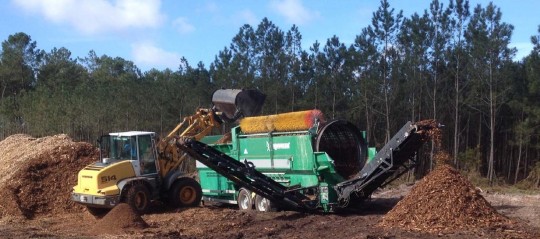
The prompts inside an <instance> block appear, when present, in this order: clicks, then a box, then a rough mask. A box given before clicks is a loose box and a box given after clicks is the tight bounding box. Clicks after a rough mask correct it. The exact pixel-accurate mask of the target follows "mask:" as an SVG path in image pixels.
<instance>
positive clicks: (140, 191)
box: [126, 184, 150, 214]
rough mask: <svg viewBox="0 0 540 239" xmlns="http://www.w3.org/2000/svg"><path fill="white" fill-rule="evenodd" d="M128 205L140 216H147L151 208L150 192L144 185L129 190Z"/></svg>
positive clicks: (137, 185) (134, 186)
mask: <svg viewBox="0 0 540 239" xmlns="http://www.w3.org/2000/svg"><path fill="white" fill-rule="evenodd" d="M126 203H127V204H128V205H129V206H130V207H131V208H132V209H133V210H134V211H135V212H136V213H138V214H145V213H146V212H147V211H148V208H149V206H150V191H149V190H148V188H147V187H146V186H144V185H142V184H135V185H133V186H131V187H130V188H129V189H128V192H127V195H126Z"/></svg>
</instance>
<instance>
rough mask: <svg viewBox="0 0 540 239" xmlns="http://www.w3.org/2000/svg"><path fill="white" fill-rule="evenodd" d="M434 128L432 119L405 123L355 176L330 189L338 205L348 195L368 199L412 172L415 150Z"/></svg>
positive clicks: (346, 202) (343, 204)
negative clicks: (378, 189)
mask: <svg viewBox="0 0 540 239" xmlns="http://www.w3.org/2000/svg"><path fill="white" fill-rule="evenodd" d="M437 127H439V126H438V124H437V123H436V122H435V121H434V120H428V121H422V122H419V123H417V124H413V123H412V122H410V121H409V122H407V123H406V124H405V125H404V126H403V127H402V128H401V129H400V130H399V131H398V132H397V133H396V134H395V135H394V136H393V137H392V139H391V140H390V141H388V143H387V144H386V145H385V146H384V147H383V148H382V149H381V150H380V151H379V152H378V153H377V154H376V155H375V156H374V157H373V159H372V160H371V161H370V162H369V163H367V164H366V165H365V166H364V168H362V170H361V171H360V172H359V173H358V174H357V175H356V176H355V177H353V178H352V179H349V180H347V181H343V182H341V183H339V184H336V185H335V186H334V189H335V190H336V192H337V194H338V202H339V204H340V206H341V207H346V206H347V204H348V203H349V200H350V198H351V196H354V197H357V198H360V199H365V198H367V197H369V196H370V195H371V194H372V193H373V192H374V191H375V190H376V189H377V188H379V187H383V186H385V185H387V184H388V183H390V182H392V181H393V180H395V179H397V178H399V177H400V176H401V175H403V174H404V173H406V172H407V171H409V170H411V169H413V168H414V167H415V166H416V165H417V162H416V153H417V151H418V149H420V147H422V145H423V144H424V142H426V141H427V140H428V139H429V137H430V136H431V135H430V133H429V132H431V130H432V129H434V128H437Z"/></svg>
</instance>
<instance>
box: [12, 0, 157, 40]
mask: <svg viewBox="0 0 540 239" xmlns="http://www.w3.org/2000/svg"><path fill="white" fill-rule="evenodd" d="M12 1H13V3H14V4H16V5H17V6H19V7H21V8H22V9H23V10H24V11H26V12H28V13H31V14H36V15H41V16H43V17H44V18H45V19H46V20H48V21H52V22H54V23H58V24H66V25H70V26H72V27H74V28H75V29H76V30H77V31H79V32H81V33H84V34H89V35H92V34H97V33H103V32H110V31H118V30H124V29H128V28H155V27H158V26H160V25H161V24H162V22H163V19H164V15H163V14H162V13H161V12H160V6H161V1H160V0H12Z"/></svg>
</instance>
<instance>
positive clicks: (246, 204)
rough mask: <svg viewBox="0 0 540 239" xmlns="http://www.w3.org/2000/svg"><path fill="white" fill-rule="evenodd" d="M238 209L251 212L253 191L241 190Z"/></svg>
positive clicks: (237, 200)
mask: <svg viewBox="0 0 540 239" xmlns="http://www.w3.org/2000/svg"><path fill="white" fill-rule="evenodd" d="M236 202H237V203H238V208H239V209H240V210H251V209H252V207H253V199H252V197H251V191H249V190H247V189H245V188H241V189H240V191H238V197H237V198H236Z"/></svg>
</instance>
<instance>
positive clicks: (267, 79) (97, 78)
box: [0, 0, 540, 187]
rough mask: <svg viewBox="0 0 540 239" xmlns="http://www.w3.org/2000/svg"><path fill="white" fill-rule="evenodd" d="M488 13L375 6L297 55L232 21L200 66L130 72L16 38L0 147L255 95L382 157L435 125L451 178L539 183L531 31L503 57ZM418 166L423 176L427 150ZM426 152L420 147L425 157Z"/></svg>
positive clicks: (539, 36)
mask: <svg viewBox="0 0 540 239" xmlns="http://www.w3.org/2000/svg"><path fill="white" fill-rule="evenodd" d="M501 16H502V13H501V11H500V9H499V8H498V7H497V6H495V5H494V4H493V3H489V4H488V5H487V6H481V5H477V6H469V2H468V1H466V0H450V1H449V2H447V3H442V2H439V1H438V0H433V1H432V2H431V3H430V5H429V7H428V8H427V9H426V10H425V11H424V12H422V13H414V14H413V15H411V16H409V17H404V16H403V13H402V11H396V10H395V9H394V8H392V7H391V6H390V4H389V3H388V0H381V1H380V6H379V7H378V9H377V10H376V11H375V12H374V13H373V15H372V19H371V20H372V21H371V24H370V25H368V26H366V27H364V28H362V29H360V31H359V33H358V35H357V36H356V39H355V40H354V43H352V44H348V45H347V44H345V43H343V42H342V41H340V39H339V37H338V36H335V35H334V36H332V37H330V38H328V39H327V40H326V42H318V41H317V42H315V43H313V44H312V45H311V46H309V47H308V48H307V49H305V48H303V47H302V44H301V40H302V35H301V33H300V30H299V28H298V27H297V26H295V25H293V26H292V27H291V28H290V29H288V30H286V31H284V30H282V29H280V28H279V27H277V26H276V25H275V24H273V23H272V21H270V20H269V19H267V18H264V19H263V20H262V21H261V22H260V23H259V24H258V25H257V26H251V25H248V24H246V25H244V26H242V27H240V29H239V31H238V33H237V34H236V35H235V36H234V37H233V39H232V41H231V43H230V44H229V46H226V47H224V48H223V49H222V50H221V51H219V52H218V53H217V54H216V56H215V58H214V61H213V62H212V63H211V64H210V66H208V67H206V66H205V65H204V64H203V63H202V62H199V63H198V64H197V65H191V64H190V63H189V62H188V61H187V60H186V59H185V58H182V59H179V64H178V65H179V67H178V69H175V70H171V69H165V70H157V69H151V70H148V71H145V72H142V71H141V70H140V69H139V68H138V67H137V66H136V65H135V64H134V63H133V62H131V61H129V60H125V59H123V58H120V57H111V56H107V55H102V56H98V55H97V54H96V53H95V52H94V51H90V52H89V54H88V55H87V56H86V57H79V58H74V57H73V56H72V55H71V52H70V51H69V50H68V49H66V48H64V47H60V48H53V49H52V50H51V51H50V52H45V51H44V50H40V49H38V47H37V43H36V41H33V40H32V39H31V37H30V36H29V35H28V34H26V33H22V32H20V33H15V34H13V35H10V36H9V37H8V39H7V40H5V41H3V42H2V49H1V52H0V90H1V94H0V129H1V130H0V137H1V138H5V137H7V136H9V135H11V134H14V133H28V134H31V135H34V136H45V135H52V134H57V133H66V134H69V135H70V136H71V137H73V138H75V139H77V140H85V141H91V142H92V141H94V140H95V139H96V138H97V137H98V136H99V135H101V134H104V133H107V132H112V131H125V130H151V131H155V132H158V133H160V134H161V135H164V134H166V133H167V132H168V131H169V130H171V129H172V128H173V127H174V126H175V125H176V124H177V123H178V122H179V121H180V120H181V119H182V118H183V117H185V116H188V115H191V114H192V113H194V110H195V109H196V108H197V107H209V106H210V105H211V102H210V101H211V95H212V93H213V91H214V90H216V89H219V88H222V87H225V88H258V89H260V90H261V91H262V92H264V93H265V94H266V95H267V100H266V103H265V106H264V107H263V113H264V114H274V113H282V112H288V111H296V110H304V109H313V108H317V109H321V110H322V111H323V112H324V113H325V116H326V117H327V118H328V119H335V118H343V119H347V120H350V121H351V122H353V123H354V124H356V125H358V127H359V128H360V129H362V130H366V135H367V139H368V141H369V143H370V145H371V146H376V147H379V148H380V147H381V146H382V145H384V143H385V142H386V141H387V140H389V138H390V137H391V136H392V134H393V133H394V132H395V131H397V130H398V129H399V128H400V127H401V126H402V125H403V124H404V123H405V122H406V121H419V120H423V119H436V120H438V121H439V122H441V123H442V124H444V125H445V127H444V135H443V139H442V142H443V147H444V148H445V149H446V150H448V151H449V152H450V154H451V156H452V160H453V162H454V164H456V165H457V167H458V168H460V169H461V170H464V171H467V172H470V173H476V174H479V175H482V176H484V177H485V178H486V180H487V181H489V182H490V183H497V182H506V183H511V184H514V183H518V182H522V183H525V184H526V185H528V186H529V187H539V186H540V142H539V131H540V127H539V126H540V106H539V104H538V102H539V99H540V25H539V28H538V32H536V33H531V44H532V45H533V46H534V49H533V50H532V51H531V52H530V53H529V54H528V55H527V56H526V57H525V58H523V59H519V60H514V57H515V53H516V49H514V48H512V47H510V45H509V44H510V40H511V36H512V31H513V26H512V25H510V24H508V23H505V22H502V21H501ZM429 145H431V151H430V152H427V153H425V155H422V157H423V158H426V160H422V162H423V163H422V164H421V165H420V166H419V167H418V170H419V172H420V174H425V172H428V171H429V170H430V169H431V168H432V167H433V163H434V162H433V160H432V158H433V153H434V150H435V149H434V146H433V144H429ZM428 151H429V150H428Z"/></svg>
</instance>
